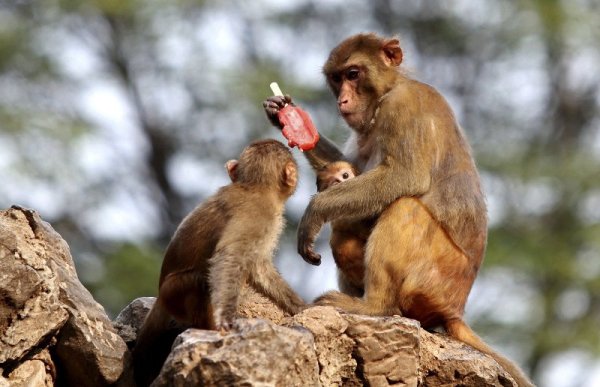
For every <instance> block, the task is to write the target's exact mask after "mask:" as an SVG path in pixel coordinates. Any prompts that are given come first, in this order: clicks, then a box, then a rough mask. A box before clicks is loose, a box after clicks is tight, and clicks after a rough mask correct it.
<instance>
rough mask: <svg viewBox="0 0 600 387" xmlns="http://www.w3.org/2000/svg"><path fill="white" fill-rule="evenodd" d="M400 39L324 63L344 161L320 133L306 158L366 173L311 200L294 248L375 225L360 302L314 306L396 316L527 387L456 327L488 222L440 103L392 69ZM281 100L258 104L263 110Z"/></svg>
mask: <svg viewBox="0 0 600 387" xmlns="http://www.w3.org/2000/svg"><path fill="white" fill-rule="evenodd" d="M402 58H403V55H402V50H401V48H400V45H399V41H398V40H397V39H393V38H392V39H388V38H382V37H379V36H377V35H375V34H360V35H356V36H353V37H351V38H349V39H347V40H345V41H343V42H342V43H341V44H340V45H338V46H337V47H336V48H334V49H333V50H332V52H331V54H330V56H329V59H328V60H327V62H326V63H325V65H324V67H323V72H324V74H325V76H326V78H327V82H328V84H329V86H330V88H331V90H332V91H333V93H334V95H335V96H336V98H337V103H338V108H339V111H340V114H341V115H342V117H343V118H344V120H345V121H346V122H347V123H348V125H349V126H350V127H351V128H352V129H353V133H352V135H351V137H350V139H349V141H348V143H347V145H346V151H345V154H341V152H339V151H338V150H337V149H336V148H335V146H334V145H333V144H332V143H331V142H329V141H328V140H327V139H325V138H324V137H321V140H320V141H319V142H318V143H317V146H316V147H315V148H314V149H313V150H311V151H308V152H305V155H306V156H307V157H308V159H309V161H310V163H311V165H312V166H313V167H314V168H315V170H319V169H320V168H322V167H323V166H324V165H327V164H328V163H330V162H333V161H336V160H341V159H346V160H348V161H349V162H351V163H352V164H353V165H355V166H356V167H358V168H359V169H360V170H361V171H363V173H362V174H361V175H360V176H357V177H356V178H354V179H351V180H348V181H346V182H344V184H338V185H335V186H333V187H331V188H329V189H327V190H325V191H323V192H320V193H318V194H317V195H315V196H314V197H313V198H312V199H311V201H310V204H309V206H308V208H307V209H306V212H305V213H304V216H303V217H302V220H301V222H300V225H299V227H298V252H299V253H300V255H302V257H303V258H304V259H305V260H306V261H307V262H309V263H312V264H319V263H320V256H319V255H318V254H317V253H315V252H314V251H313V245H314V240H315V238H316V236H317V234H318V232H319V230H320V229H321V227H322V225H323V224H324V223H325V222H329V221H331V222H336V221H337V220H338V219H342V218H345V217H347V216H348V214H352V216H353V217H354V218H355V219H357V220H360V219H372V218H375V219H377V218H378V220H377V221H376V224H375V226H374V228H373V231H372V233H371V234H370V236H369V238H368V240H367V247H366V252H365V258H364V262H365V276H364V290H365V294H364V296H363V297H362V298H357V297H351V296H349V295H347V294H343V293H338V292H330V293H328V294H325V295H323V296H321V297H320V298H319V299H317V301H316V302H317V303H319V304H325V305H333V306H337V307H340V308H342V309H344V310H347V311H350V312H354V313H364V314H370V315H388V314H390V313H394V312H395V311H400V312H401V313H402V314H403V315H405V316H408V317H412V318H415V319H417V320H419V321H420V322H421V324H422V325H423V326H424V327H425V328H428V327H432V326H435V325H440V324H441V325H443V326H445V328H446V330H447V332H448V334H450V335H451V336H452V337H455V338H457V339H459V340H462V341H464V342H465V343H467V344H470V345H472V346H473V347H475V348H477V349H479V350H481V351H483V352H485V353H488V354H489V355H491V356H492V357H494V358H495V359H496V360H497V361H498V362H499V363H500V364H501V365H502V366H504V367H505V368H506V369H507V371H508V372H510V374H511V375H513V377H514V378H515V379H516V380H517V382H518V384H519V385H520V386H530V385H532V384H531V382H530V381H529V380H528V379H527V378H526V377H525V376H524V375H523V373H522V372H521V370H519V369H518V367H517V366H515V365H514V364H513V363H511V362H510V361H508V360H507V359H506V358H504V357H502V356H500V355H499V354H497V353H496V352H494V351H492V350H491V349H490V348H489V347H488V346H486V345H485V344H483V342H482V341H481V340H480V339H479V338H478V337H477V336H476V335H475V334H474V333H473V331H472V330H471V329H470V328H469V327H468V326H467V325H466V324H465V323H464V321H463V320H462V316H463V312H464V307H465V303H466V300H467V296H468V294H469V292H470V290H471V286H472V285H473V281H474V279H475V277H476V274H477V271H478V269H479V266H480V265H481V262H482V259H483V255H484V252H485V244H486V238H487V216H486V207H485V202H484V197H483V193H482V191H481V187H480V181H479V176H478V173H477V170H476V168H475V163H474V161H473V158H472V157H471V151H470V148H469V145H468V143H467V141H466V139H465V137H464V135H463V133H462V131H461V129H460V127H459V125H458V123H457V122H456V119H455V117H454V114H453V112H452V110H451V109H450V107H449V106H448V103H447V102H446V101H445V100H444V98H443V97H442V96H441V95H440V94H439V93H438V92H437V91H436V90H435V89H434V88H433V87H431V86H429V85H426V84H424V83H421V82H419V81H416V80H414V79H410V78H408V77H407V76H406V75H405V74H404V73H403V72H402V71H401V70H400V68H399V65H400V64H401V62H402ZM279 106H280V104H279V103H278V101H274V99H270V100H268V101H267V103H266V104H265V110H266V111H267V114H268V115H272V114H273V112H276V110H277V108H278V107H279Z"/></svg>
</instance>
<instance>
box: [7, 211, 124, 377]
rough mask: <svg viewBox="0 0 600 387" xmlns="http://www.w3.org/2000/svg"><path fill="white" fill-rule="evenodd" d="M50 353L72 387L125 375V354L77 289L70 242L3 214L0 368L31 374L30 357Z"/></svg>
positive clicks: (42, 225)
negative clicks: (51, 352) (27, 371)
mask: <svg viewBox="0 0 600 387" xmlns="http://www.w3.org/2000/svg"><path fill="white" fill-rule="evenodd" d="M54 343H56V344H54ZM51 345H53V346H54V348H53V353H55V356H56V358H55V359H54V361H55V362H56V363H57V365H58V366H59V367H58V368H59V369H60V370H61V375H59V379H60V380H64V381H65V382H66V383H68V384H69V385H77V386H99V385H108V384H112V383H115V382H116V381H117V380H118V379H119V378H120V377H121V375H122V374H123V372H124V370H125V369H126V368H127V367H128V362H129V351H128V350H127V346H126V345H125V342H124V341H123V339H121V337H120V336H119V335H118V334H117V333H116V331H115V330H114V328H113V327H112V323H111V322H110V320H109V319H108V316H106V313H105V312H104V308H103V307H102V306H101V305H100V304H98V303H97V302H96V301H95V300H94V299H93V297H92V295H91V294H90V293H89V292H88V291H87V289H85V287H84V286H83V285H82V284H81V283H80V282H79V279H78V278H77V273H76V271H75V266H74V264H73V259H72V257H71V253H70V251H69V247H68V245H67V244H66V242H65V241H64V240H63V239H62V238H61V237H60V235H59V234H58V233H56V231H54V229H52V227H51V226H50V225H49V224H48V223H46V222H44V221H43V220H42V219H41V218H40V217H39V215H38V214H37V213H36V212H35V211H31V210H27V209H24V208H21V207H16V206H15V207H13V208H11V209H9V210H6V211H0V367H2V368H6V369H14V370H13V371H11V372H16V371H17V370H21V371H19V372H18V374H19V375H21V374H22V373H23V372H25V371H22V370H25V369H29V370H30V371H32V372H33V368H32V367H33V364H35V362H33V361H32V360H29V359H27V356H29V355H30V354H32V353H36V352H39V351H41V350H43V349H45V348H47V347H49V346H51ZM21 360H24V361H23V362H21V363H22V364H20V365H19V366H17V367H15V364H17V363H18V362H19V361H21ZM27 362H30V363H29V365H28V366H27V368H22V367H25V364H26V363H27ZM31 362H33V363H31ZM38 368H39V367H38ZM11 374H12V373H11Z"/></svg>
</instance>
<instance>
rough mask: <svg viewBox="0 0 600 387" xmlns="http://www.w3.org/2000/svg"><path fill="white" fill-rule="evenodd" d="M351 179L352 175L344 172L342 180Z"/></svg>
mask: <svg viewBox="0 0 600 387" xmlns="http://www.w3.org/2000/svg"><path fill="white" fill-rule="evenodd" d="M349 177H350V175H349V174H348V172H344V173H343V174H342V178H343V179H344V180H346V179H347V178H349Z"/></svg>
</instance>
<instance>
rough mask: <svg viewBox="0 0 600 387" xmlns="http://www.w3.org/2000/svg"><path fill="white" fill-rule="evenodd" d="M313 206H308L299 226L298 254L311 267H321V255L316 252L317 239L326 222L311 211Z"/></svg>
mask: <svg viewBox="0 0 600 387" xmlns="http://www.w3.org/2000/svg"><path fill="white" fill-rule="evenodd" d="M312 203H313V202H312V201H311V204H312ZM311 204H309V205H308V208H307V209H306V212H304V215H303V216H302V220H300V225H299V226H298V254H300V255H301V256H302V258H304V260H305V261H306V262H308V263H310V264H311V265H315V266H319V265H320V264H321V255H319V254H317V253H315V251H314V247H315V238H316V237H317V234H318V233H319V231H320V230H321V227H323V223H325V222H323V221H322V220H321V219H320V217H318V216H316V215H315V212H314V211H312V210H311V208H312V206H311Z"/></svg>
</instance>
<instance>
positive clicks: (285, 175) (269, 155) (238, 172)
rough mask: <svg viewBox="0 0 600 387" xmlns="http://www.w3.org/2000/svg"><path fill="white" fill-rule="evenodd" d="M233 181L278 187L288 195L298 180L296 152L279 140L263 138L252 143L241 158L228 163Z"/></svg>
mask: <svg viewBox="0 0 600 387" xmlns="http://www.w3.org/2000/svg"><path fill="white" fill-rule="evenodd" d="M225 168H226V169H227V173H228V174H229V177H230V178H231V181H232V182H234V183H239V184H246V185H254V186H264V187H275V188H277V189H278V190H279V192H280V193H282V194H283V195H284V196H286V197H288V196H290V195H292V194H293V193H294V191H295V190H296V185H297V184H298V166H297V164H296V160H295V159H294V157H293V156H292V152H291V151H290V150H289V149H288V147H286V146H285V145H283V144H282V143H280V142H279V141H277V140H272V139H268V140H260V141H255V142H253V143H251V144H250V145H248V146H247V147H246V148H244V150H243V151H242V153H241V154H240V157H239V160H229V161H228V162H227V163H225Z"/></svg>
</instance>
